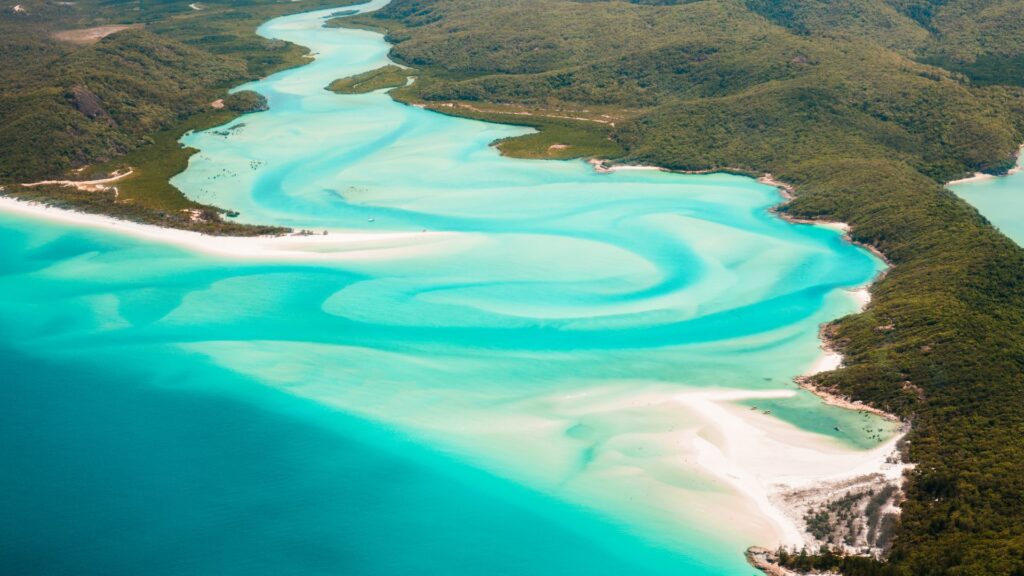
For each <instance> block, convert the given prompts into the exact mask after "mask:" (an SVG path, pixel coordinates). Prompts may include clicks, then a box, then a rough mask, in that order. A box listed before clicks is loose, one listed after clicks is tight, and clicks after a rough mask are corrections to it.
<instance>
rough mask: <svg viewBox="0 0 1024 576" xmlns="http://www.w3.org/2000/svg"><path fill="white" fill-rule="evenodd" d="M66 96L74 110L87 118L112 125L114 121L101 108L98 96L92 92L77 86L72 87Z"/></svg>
mask: <svg viewBox="0 0 1024 576" xmlns="http://www.w3.org/2000/svg"><path fill="white" fill-rule="evenodd" d="M67 96H68V100H69V101H70V102H71V105H72V106H74V107H75V110H78V111H79V112H81V113H82V114H84V115H85V116H86V117H87V118H89V119H91V120H98V121H101V122H106V123H108V124H113V123H114V119H113V118H111V117H110V114H108V113H107V111H106V110H105V109H104V108H103V104H102V103H101V102H100V99H99V96H97V95H96V94H95V93H93V91H92V90H89V89H88V88H86V87H85V86H82V85H77V86H73V87H72V88H71V90H69V91H68V95H67Z"/></svg>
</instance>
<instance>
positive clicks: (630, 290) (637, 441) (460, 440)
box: [0, 2, 894, 574]
mask: <svg viewBox="0 0 1024 576" xmlns="http://www.w3.org/2000/svg"><path fill="white" fill-rule="evenodd" d="M385 4H386V2H373V3H370V4H366V5H362V6H357V7H341V8H335V9H328V10H320V11H316V12H311V13H305V14H298V15H293V16H286V17H283V18H278V19H275V20H272V21H270V22H268V23H266V24H264V25H263V26H261V27H260V29H259V30H260V33H261V34H263V35H265V36H267V37H270V38H281V39H287V40H291V41H296V42H297V43H299V44H307V43H308V44H307V45H309V46H310V47H311V48H312V50H313V52H314V53H315V55H316V58H315V59H314V60H312V61H311V62H310V63H309V64H307V65H305V66H302V67H299V68H295V69H292V70H288V71H285V72H282V73H279V74H275V75H273V76H271V77H269V78H266V79H263V80H261V81H259V82H255V83H250V84H247V85H244V86H240V87H239V89H255V90H257V91H259V92H261V93H263V94H265V95H266V96H267V97H268V100H269V102H270V106H271V107H270V110H269V111H267V112H262V113H257V114H251V115H247V116H244V117H242V118H240V119H238V120H236V121H234V122H232V123H230V124H228V125H225V126H222V127H218V128H214V129H212V130H208V131H205V132H201V133H195V134H190V135H188V136H187V137H186V138H185V139H184V142H185V143H186V144H188V145H190V146H193V147H195V148H198V149H199V150H200V152H199V153H197V154H196V155H195V156H194V157H193V159H192V160H191V162H190V164H189V168H188V170H186V172H184V173H182V174H181V175H179V176H177V177H175V178H174V180H173V183H174V184H175V185H176V186H178V187H179V188H180V189H181V190H182V191H183V192H184V193H186V194H187V195H188V196H189V197H191V198H194V199H196V200H200V201H203V202H208V203H211V204H216V205H219V206H222V207H225V208H229V209H233V210H238V211H239V212H240V213H241V216H240V218H241V219H242V220H243V221H246V222H253V223H260V224H280V225H286V226H292V227H295V228H307V229H313V230H317V231H319V230H321V229H323V230H327V231H329V233H330V234H329V235H328V237H329V238H334V237H340V238H342V239H344V238H346V237H347V236H346V235H351V234H367V233H371V234H378V235H385V236H387V238H386V241H383V242H384V243H383V244H381V243H379V242H378V243H376V244H373V245H372V249H366V250H363V249H362V248H359V249H356V250H353V251H352V252H351V254H349V255H347V256H346V257H345V258H341V259H339V260H338V261H337V262H328V263H309V262H305V261H295V262H280V261H278V262H274V263H265V262H257V263H238V262H231V261H225V260H217V259H208V258H204V257H202V256H201V255H199V256H197V255H189V256H182V255H181V254H177V253H175V254H168V253H166V252H165V251H160V250H156V249H152V248H147V247H145V246H143V247H139V246H136V245H134V244H130V243H129V244H128V245H121V244H116V243H114V244H110V245H108V244H104V242H100V241H97V242H95V244H96V246H93V247H92V248H91V250H92V252H87V253H86V254H87V255H86V256H85V257H82V256H81V254H80V252H81V251H78V252H74V255H75V258H74V259H72V261H71V262H69V263H65V262H63V261H62V262H61V266H63V267H66V268H70V269H71V270H73V271H74V273H75V274H74V276H73V277H75V278H77V279H82V280H79V281H87V282H90V283H92V284H91V286H98V287H101V288H92V289H91V292H89V291H87V292H89V293H87V294H84V295H77V294H73V295H71V296H67V297H68V298H69V299H70V300H69V301H70V302H72V303H73V305H74V306H75V310H77V313H78V314H81V315H82V317H83V318H86V317H87V318H88V319H89V321H85V320H82V321H80V324H81V325H75V326H71V327H70V328H68V329H67V333H61V337H62V338H64V339H65V341H66V342H68V349H69V350H70V351H71V352H68V353H69V354H74V353H76V350H78V352H77V355H79V356H80V355H82V354H83V353H82V352H81V351H80V350H85V351H87V352H88V351H92V350H100V351H105V353H109V354H110V356H114V355H115V354H116V353H124V352H126V351H129V352H130V353H132V354H135V353H138V354H139V358H140V362H141V361H142V360H141V359H143V358H150V357H161V355H173V357H174V358H175V359H176V361H178V362H181V363H182V365H191V363H199V361H197V360H196V359H201V363H202V364H203V365H204V366H206V365H208V366H211V367H213V368H211V369H210V370H211V374H212V371H213V370H216V374H217V375H216V376H211V375H209V374H206V373H205V372H203V371H199V372H201V373H202V375H201V377H200V376H197V377H196V379H197V380H196V383H195V385H196V386H201V385H203V384H205V383H208V382H211V381H212V379H214V378H221V377H223V376H222V375H223V374H231V375H234V376H236V377H238V378H240V379H242V380H244V381H245V382H246V384H245V386H253V383H256V386H258V387H265V388H266V389H268V390H271V391H273V392H275V393H281V394H283V395H287V396H288V397H291V398H298V399H302V400H312V401H313V402H314V403H315V404H316V405H317V406H320V407H327V408H329V409H330V410H333V411H336V412H341V413H344V414H345V415H346V417H352V418H355V419H363V420H366V421H369V422H372V423H374V425H375V426H380V427H382V428H384V429H387V430H390V431H393V432H394V433H395V434H398V435H401V436H402V437H403V438H407V439H410V440H411V441H412V442H415V443H418V444H421V445H425V446H429V447H430V448H431V449H434V450H437V451H440V452H442V453H443V454H445V455H446V456H448V457H450V458H452V459H454V460H458V461H459V462H460V464H462V465H466V466H468V467H471V468H473V469H479V470H483V471H486V472H487V473H488V474H490V475H493V476H495V477H498V478H501V479H503V480H505V481H508V482H511V483H513V484H515V485H517V486H521V487H525V489H526V490H529V491H533V492H537V493H540V494H543V495H544V496H545V497H547V498H551V499H553V500H555V501H558V502H561V503H563V504H565V505H567V506H568V507H571V508H573V509H579V510H585V511H587V512H588V513H593V514H595V515H597V516H600V517H601V518H602V519H605V520H608V521H609V522H611V523H612V524H613V525H614V526H615V527H616V528H617V529H618V530H621V533H622V534H623V535H624V536H623V542H625V541H626V540H628V541H629V542H630V544H628V550H623V551H621V554H622V555H623V557H628V558H629V560H630V561H631V562H636V563H637V564H638V565H641V564H644V565H646V564H651V565H652V566H654V567H653V568H652V569H651V570H650V573H652V574H669V573H674V572H677V571H678V570H679V569H680V567H685V568H687V569H689V570H690V573H694V574H722V573H737V574H739V573H747V572H749V568H748V567H746V566H745V564H744V563H743V561H742V557H741V556H740V554H741V552H742V550H743V549H744V548H746V546H748V545H751V544H765V545H771V544H773V543H774V542H777V541H787V542H791V541H792V539H793V538H794V534H793V533H792V529H791V528H792V527H791V526H786V525H785V524H786V522H787V521H786V519H785V518H782V517H781V516H780V515H779V514H778V511H777V510H773V508H772V503H771V502H770V501H769V499H768V493H767V490H768V489H769V488H770V487H771V486H772V485H774V484H775V483H779V482H791V481H798V480H799V481H803V482H815V481H817V480H819V479H823V478H830V477H834V476H835V475H836V474H842V473H847V472H850V471H851V470H856V469H860V468H862V467H863V466H864V465H865V463H870V462H871V461H873V460H872V459H873V458H876V457H877V455H878V453H879V451H880V450H883V449H886V446H887V441H888V440H889V439H890V438H891V436H892V434H893V433H894V429H893V427H892V426H890V425H889V424H887V423H884V422H882V421H879V420H877V419H875V418H874V417H873V416H866V415H864V414H859V413H856V412H852V411H846V410H841V409H838V408H834V407H829V406H825V405H823V404H822V403H821V402H820V401H819V400H818V399H817V398H815V397H813V396H811V395H810V394H808V393H806V392H803V391H799V390H797V389H796V387H795V386H794V385H793V383H792V378H793V377H794V376H796V375H798V374H800V373H802V372H803V371H805V370H806V369H807V367H808V366H810V365H811V364H813V363H814V362H815V360H816V359H817V358H818V357H819V356H820V351H819V349H818V339H817V331H818V326H819V325H820V324H821V323H823V322H827V321H830V320H832V319H834V318H837V317H840V316H842V315H844V314H847V313H852V312H854V311H856V309H857V304H856V303H855V302H854V300H853V299H852V298H851V297H850V295H849V294H848V293H847V292H848V290H849V289H852V288H855V287H858V286H863V285H864V284H866V283H867V282H869V281H870V280H871V279H872V278H873V277H874V276H875V275H876V274H877V272H878V271H879V270H880V269H881V267H882V264H881V262H879V261H878V260H877V259H875V258H874V257H873V256H871V255H870V254H869V253H867V252H866V251H864V250H862V249H860V248H858V247H855V246H852V245H850V244H849V243H848V242H846V241H845V239H844V238H843V237H842V236H841V235H840V234H839V233H838V232H836V231H835V230H831V229H827V228H822V227H814V226H806V225H797V224H792V223H788V222H784V221H781V220H779V219H778V218H777V217H776V216H775V215H773V214H771V213H770V212H769V208H770V207H771V206H773V205H775V204H777V203H778V202H779V201H780V197H779V194H778V191H777V190H776V189H774V188H772V187H770V186H766V185H763V184H759V183H757V182H755V181H753V180H751V179H749V178H743V177H738V176H730V175H722V174H717V175H703V176H687V175H679V174H668V173H663V172H658V171H624V172H615V173H612V174H599V173H596V172H594V170H592V169H591V167H590V166H588V165H587V164H586V163H585V162H582V161H569V162H556V161H538V160H514V159H509V158H504V157H501V156H500V155H499V154H498V153H497V151H495V150H494V148H493V147H491V146H489V144H490V142H492V141H494V140H496V139H498V138H501V137H507V136H510V135H515V134H521V133H523V132H524V129H522V128H518V127H510V126H502V125H496V124H489V123H482V122H475V121H471V120H464V119H458V118H452V117H449V116H444V115H441V114H436V113H433V112H430V111H426V110H421V109H418V108H414V107H407V106H404V105H401V104H398V103H396V102H394V101H392V100H391V98H390V97H388V96H387V95H386V94H384V93H370V94H363V95H350V96H342V95H337V94H332V93H329V92H327V91H326V90H324V87H325V86H327V84H329V83H330V81H332V80H334V79H336V78H338V77H344V76H349V75H352V74H355V73H358V72H362V71H365V70H369V69H373V68H376V67H378V66H380V65H383V64H385V63H387V62H388V60H387V53H388V50H389V47H388V45H387V44H386V43H385V42H384V41H383V39H382V36H381V35H380V34H376V33H372V32H368V31H362V30H347V29H326V28H323V27H322V23H323V20H324V18H325V17H327V16H329V15H331V14H333V13H335V12H338V11H340V10H351V9H361V10H367V9H369V8H371V7H372V8H379V7H382V6H384V5H385ZM394 233H400V235H393V234H394ZM317 249H319V250H323V251H331V250H334V249H335V247H334V246H332V245H330V244H324V245H322V246H320V247H318V248H317ZM149 250H153V252H152V254H150V253H149V252H148V251H149ZM133 251H134V252H133ZM139 251H141V252H142V253H143V254H146V255H148V256H150V257H151V258H152V262H151V263H147V265H148V266H153V267H154V268H153V269H148V268H146V269H143V270H137V271H136V270H123V269H120V268H117V266H115V264H116V263H117V262H118V261H121V262H122V263H123V258H124V255H123V254H124V253H128V254H132V253H136V252H139ZM91 253H94V254H97V256H88V254H91ZM283 259H284V260H287V255H285V256H284V257H283ZM181 269H184V273H182V272H181ZM65 274H67V273H66V272H62V268H61V267H57V270H56V272H54V274H53V276H52V277H51V276H44V277H43V278H42V279H41V280H40V279H38V278H37V279H36V280H37V281H40V282H42V281H44V280H45V281H46V282H53V283H54V285H56V286H59V285H60V282H63V281H68V280H67V278H68V276H65ZM154 279H157V280H158V281H157V280H154ZM172 279H173V282H172ZM147 282H156V284H155V287H150V286H148V285H147ZM47 286H49V284H47ZM0 287H2V285H0ZM16 288H18V287H16ZM19 289H22V290H23V288H19ZM54 290H55V291H56V292H58V293H59V292H60V291H59V290H58V289H56V288H54ZM104 290H106V292H105V291H104ZM13 292H14V293H18V292H17V290H13ZM7 313H8V314H9V315H10V316H12V317H17V314H18V313H17V312H15V311H13V310H8V311H7ZM57 320H59V318H57V319H56V320H54V321H53V324H54V325H60V323H59V322H58V321H57ZM27 324H29V325H31V323H27ZM29 341H31V340H29ZM76 345H77V346H79V347H80V348H78V349H76V348H75V346H76ZM139 350H145V351H146V352H145V353H140V352H139ZM172 353H173V354H172ZM161 369H163V370H167V373H165V374H163V375H164V376H165V377H167V374H173V373H174V372H173V370H172V368H167V367H165V368H161ZM238 386H239V387H240V388H241V387H244V386H243V385H241V384H239V385H238ZM437 466H438V467H441V465H437ZM467 482H469V483H473V482H476V481H475V480H469V481H467ZM427 513H428V512H427V511H426V508H424V509H423V510H415V509H413V510H408V514H409V515H410V517H413V516H417V515H419V514H427ZM431 513H433V512H431ZM559 514H561V512H560V513H559ZM551 521H552V522H555V523H562V524H565V525H566V526H567V529H568V530H573V531H579V532H580V533H582V534H583V536H582V538H583V539H584V540H585V541H587V542H590V544H591V545H599V546H608V547H611V548H615V546H623V547H626V546H627V545H626V544H622V543H620V544H609V542H616V540H615V539H614V534H612V536H609V535H608V533H606V532H601V535H600V537H597V536H594V537H592V538H591V536H589V535H588V532H587V529H585V528H579V527H576V526H571V524H572V522H577V521H579V518H577V517H576V516H571V517H570V516H568V515H567V516H566V517H565V518H562V517H559V518H554V519H551ZM626 535H628V536H629V538H626ZM796 537H799V535H796ZM588 538H591V539H590V540H587V539H588ZM634 539H640V540H642V541H643V542H644V545H636V544H635V542H634ZM524 541H525V540H524ZM773 541H774V542H773ZM457 544H458V543H457V542H453V546H456V545H457ZM644 546H647V547H649V548H650V549H651V550H654V551H656V553H655V552H652V551H650V550H647V549H646V548H645V547H644ZM666 551H669V555H670V556H672V555H678V557H675V556H673V558H670V559H668V560H665V559H664V555H665V554H666ZM648 555H649V557H648ZM655 557H656V558H657V559H656V560H655V559H653V558H655ZM694 559H697V560H694ZM496 562H500V558H499V559H496ZM477 568H479V566H478V567H477ZM396 573H397V572H396ZM477 573H479V571H478V572H477Z"/></svg>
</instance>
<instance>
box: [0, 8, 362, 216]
mask: <svg viewBox="0 0 1024 576" xmlns="http://www.w3.org/2000/svg"><path fill="white" fill-rule="evenodd" d="M339 3H344V0H340V1H335V2H329V3H328V2H324V3H323V4H324V5H336V4H339ZM189 4H190V3H189V2H185V1H167V0H157V1H147V2H138V1H134V0H114V1H106V2H100V1H98V0H82V1H78V2H52V1H49V0H28V1H26V2H21V3H20V4H18V6H19V10H18V11H14V10H13V9H6V10H3V11H0V186H4V187H5V189H7V191H8V193H11V194H15V195H19V196H22V197H25V198H32V199H37V200H39V199H46V200H47V201H51V202H55V203H58V204H61V205H67V206H74V207H77V208H79V209H83V210H90V211H98V212H104V213H111V214H117V215H119V216H121V217H125V218H130V219H133V220H139V221H144V222H155V223H161V224H164V225H170V226H179V227H187V228H196V229H200V230H204V231H207V232H217V233H223V232H231V233H239V234H251V233H263V232H267V231H272V229H270V228H266V227H249V226H239V225H235V224H231V223H230V222H224V221H222V220H221V218H220V217H219V216H218V210H216V209H214V208H212V207H208V206H202V205H199V204H196V203H195V202H192V201H190V200H188V199H186V198H185V197H184V196H182V195H181V193H180V192H179V191H178V190H176V189H175V188H173V187H172V186H170V185H169V184H167V180H168V179H169V178H170V177H171V176H173V175H174V174H175V173H177V172H179V171H181V170H182V169H183V168H184V167H185V163H186V162H187V159H188V156H189V155H190V153H191V151H189V150H183V149H181V148H180V146H178V145H177V144H176V140H177V138H178V137H180V136H181V134H183V133H184V132H185V131H186V130H188V129H194V128H201V127H204V126H213V125H216V124H219V123H222V122H225V121H227V120H229V119H230V118H231V117H232V116H234V115H237V114H239V113H243V112H245V111H247V110H249V109H254V108H259V107H261V106H262V105H263V104H262V102H261V100H260V99H259V98H255V99H254V98H252V96H255V95H249V96H248V97H247V96H245V95H238V96H233V97H231V98H227V99H226V100H225V104H226V106H225V107H224V108H215V107H213V106H211V104H212V103H213V102H214V101H215V100H218V99H223V98H226V97H227V92H226V91H227V89H228V88H230V87H232V86H235V85H238V84H240V83H241V82H244V81H246V80H249V79H255V78H258V77H261V76H264V75H266V74H268V73H270V72H273V71H275V70H279V69H283V68H286V67H289V66H295V65H299V64H301V63H303V62H305V59H304V57H303V56H304V54H305V53H306V51H305V49H303V48H301V47H299V46H295V45H290V44H286V43H283V42H272V41H268V40H265V39H262V38H260V37H258V36H256V34H255V29H256V27H257V26H258V25H259V24H261V23H262V22H264V21H266V20H267V19H269V18H272V17H273V16H276V15H279V14H283V13H287V12H289V11H291V12H296V11H300V10H308V9H312V8H314V7H316V4H315V3H314V4H306V5H304V6H302V7H299V6H295V5H294V3H291V2H272V1H265V0H252V1H248V2H216V1H215V2H203V3H202V4H201V5H199V4H195V6H197V7H199V8H200V9H195V8H193V7H191V6H190V5H189ZM128 165H130V166H132V168H134V173H133V176H132V177H130V178H128V179H126V180H124V181H121V182H119V184H118V187H119V195H118V197H117V200H116V201H115V199H114V198H113V197H112V196H108V195H104V194H80V193H77V191H75V190H73V189H68V188H61V187H43V188H32V189H21V188H19V187H18V186H17V184H19V183H25V182H32V181H38V180H44V179H51V178H57V177H71V176H73V177H74V178H75V179H84V178H87V177H89V176H93V175H97V176H98V175H101V174H105V173H107V172H109V171H111V170H113V169H114V168H118V167H122V166H128ZM73 168H74V169H77V168H84V171H82V172H76V173H74V174H72V173H71V172H70V170H71V169H73ZM197 210H198V211H199V212H195V211H197ZM193 213H198V214H201V215H202V217H201V218H200V219H199V221H196V219H195V218H194V216H193Z"/></svg>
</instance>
